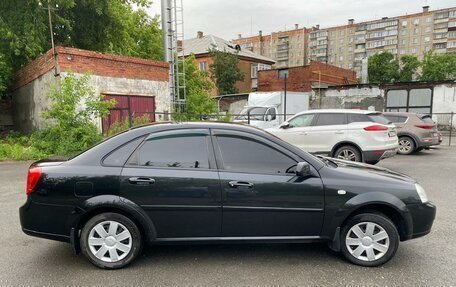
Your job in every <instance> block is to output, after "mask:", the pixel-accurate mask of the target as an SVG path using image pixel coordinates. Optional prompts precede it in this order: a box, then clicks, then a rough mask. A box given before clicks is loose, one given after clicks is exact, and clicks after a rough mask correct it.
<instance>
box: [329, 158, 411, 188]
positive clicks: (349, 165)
mask: <svg viewBox="0 0 456 287" xmlns="http://www.w3.org/2000/svg"><path fill="white" fill-rule="evenodd" d="M325 158H326V157H325ZM327 159H328V160H330V161H332V162H335V163H336V164H337V166H338V168H337V169H339V171H341V172H348V173H355V174H356V175H358V176H364V177H384V178H385V177H386V178H388V179H392V180H399V181H403V182H408V183H415V182H416V180H414V179H413V178H411V177H410V176H408V175H406V174H403V173H400V172H396V171H392V170H390V169H387V168H384V167H380V166H375V165H371V164H366V163H360V162H353V161H347V160H341V159H335V158H327Z"/></svg>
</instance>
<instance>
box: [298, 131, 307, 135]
mask: <svg viewBox="0 0 456 287" xmlns="http://www.w3.org/2000/svg"><path fill="white" fill-rule="evenodd" d="M299 134H300V135H305V136H306V135H307V132H300V133H299Z"/></svg>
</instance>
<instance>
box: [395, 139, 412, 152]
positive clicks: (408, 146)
mask: <svg viewBox="0 0 456 287" xmlns="http://www.w3.org/2000/svg"><path fill="white" fill-rule="evenodd" d="M414 151H415V142H414V141H413V139H412V138H411V137H400V138H399V149H398V151H397V153H399V154H402V155H408V154H411V153H413V152H414Z"/></svg>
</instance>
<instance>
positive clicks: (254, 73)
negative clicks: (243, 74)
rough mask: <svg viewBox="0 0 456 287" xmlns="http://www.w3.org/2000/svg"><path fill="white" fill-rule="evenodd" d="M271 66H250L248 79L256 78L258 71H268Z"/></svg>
mask: <svg viewBox="0 0 456 287" xmlns="http://www.w3.org/2000/svg"><path fill="white" fill-rule="evenodd" d="M270 69H271V66H270V65H266V64H261V63H260V64H252V65H251V66H250V77H251V78H252V79H256V78H258V71H264V70H270Z"/></svg>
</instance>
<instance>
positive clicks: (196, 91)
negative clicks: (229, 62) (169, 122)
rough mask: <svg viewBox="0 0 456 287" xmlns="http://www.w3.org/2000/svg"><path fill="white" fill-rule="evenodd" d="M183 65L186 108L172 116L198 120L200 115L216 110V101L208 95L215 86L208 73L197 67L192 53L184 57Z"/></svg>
mask: <svg viewBox="0 0 456 287" xmlns="http://www.w3.org/2000/svg"><path fill="white" fill-rule="evenodd" d="M184 66H185V87H186V91H185V92H186V97H187V98H186V109H185V113H184V114H178V115H176V116H175V117H174V118H175V119H176V120H181V121H182V120H186V121H191V120H200V115H209V114H213V113H215V112H216V111H217V106H216V103H215V101H214V99H213V98H212V97H211V95H210V93H211V91H212V90H213V89H214V88H215V86H214V83H213V82H212V80H211V78H210V77H209V75H208V73H207V72H205V71H200V70H199V69H198V65H197V63H196V60H195V56H194V55H191V56H189V57H187V58H185V64H184ZM181 68H182V66H181ZM181 92H183V91H181Z"/></svg>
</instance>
